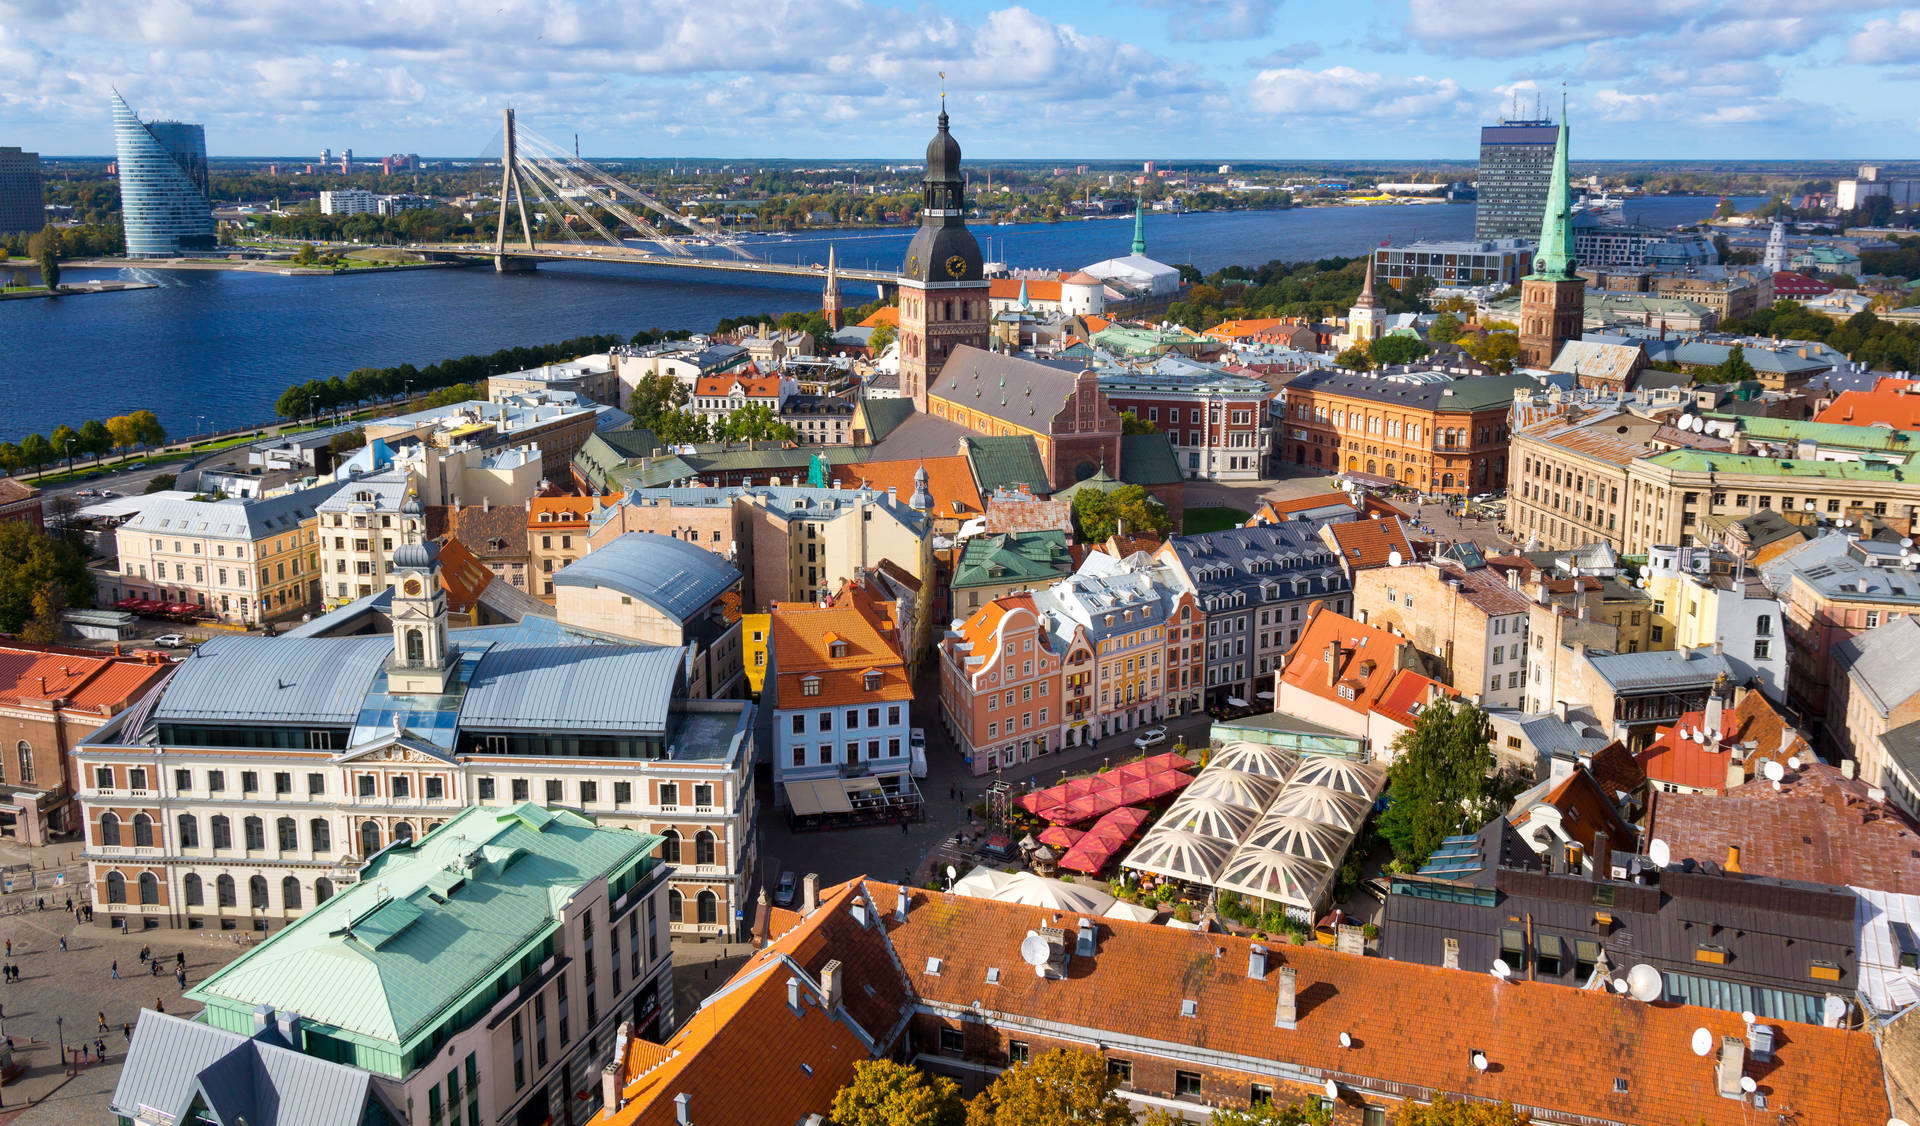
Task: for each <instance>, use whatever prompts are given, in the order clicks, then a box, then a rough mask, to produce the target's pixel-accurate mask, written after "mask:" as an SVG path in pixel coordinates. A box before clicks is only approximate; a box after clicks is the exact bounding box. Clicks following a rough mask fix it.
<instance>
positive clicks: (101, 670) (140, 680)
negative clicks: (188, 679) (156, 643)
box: [0, 642, 173, 715]
mask: <svg viewBox="0 0 1920 1126" xmlns="http://www.w3.org/2000/svg"><path fill="white" fill-rule="evenodd" d="M172 670H173V662H171V661H164V660H155V659H151V658H146V657H118V656H111V655H107V654H102V653H99V652H97V651H89V650H85V649H69V648H66V647H64V646H54V645H28V644H25V643H23V642H12V643H8V644H4V645H0V702H4V703H16V702H20V701H40V700H64V701H66V705H65V706H66V707H68V708H74V709H80V710H83V711H97V712H99V713H101V714H103V715H111V714H112V713H114V712H117V711H119V710H120V709H122V708H124V707H126V706H127V705H129V704H131V703H133V702H134V701H135V700H137V699H139V698H140V697H141V696H143V695H145V694H146V692H147V690H148V689H149V688H151V687H152V686H153V685H155V684H157V683H159V681H160V680H161V679H162V678H163V677H165V676H166V675H167V673H169V672H171V671H172Z"/></svg>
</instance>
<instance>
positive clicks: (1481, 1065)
mask: <svg viewBox="0 0 1920 1126" xmlns="http://www.w3.org/2000/svg"><path fill="white" fill-rule="evenodd" d="M1473 1069H1474V1070H1475V1071H1485V1070H1486V1069H1487V1053H1485V1052H1475V1053H1473Z"/></svg>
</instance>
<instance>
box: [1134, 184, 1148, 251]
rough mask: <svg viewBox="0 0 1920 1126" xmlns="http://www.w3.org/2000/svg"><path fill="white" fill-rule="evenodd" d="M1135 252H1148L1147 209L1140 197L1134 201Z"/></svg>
mask: <svg viewBox="0 0 1920 1126" xmlns="http://www.w3.org/2000/svg"><path fill="white" fill-rule="evenodd" d="M1133 252H1134V253H1135V254H1145V253H1146V252H1147V209H1146V207H1145V205H1144V201H1142V200H1140V199H1139V198H1138V197H1136V198H1135V199H1134V201H1133Z"/></svg>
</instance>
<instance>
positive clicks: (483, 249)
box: [416, 242, 899, 283]
mask: <svg viewBox="0 0 1920 1126" xmlns="http://www.w3.org/2000/svg"><path fill="white" fill-rule="evenodd" d="M416 249H418V250H419V252H420V253H422V254H425V255H430V256H434V257H442V258H492V257H494V249H493V246H492V244H490V243H471V242H461V243H441V244H438V245H434V246H422V247H418V248H416ZM505 257H507V258H521V259H535V260H540V261H551V262H621V263H626V264H629V265H635V266H678V267H680V268H682V269H695V270H731V271H733V272H735V273H742V274H784V275H787V276H789V277H801V278H813V277H817V278H820V279H822V280H824V279H825V278H826V276H827V269H826V267H825V266H812V265H801V264H796V263H791V262H754V261H749V260H747V259H744V258H702V257H698V256H692V255H687V256H682V255H678V254H661V253H659V252H658V251H652V250H641V249H639V248H637V247H615V246H574V245H569V244H554V243H538V244H535V246H534V249H532V250H528V249H527V248H526V247H525V246H509V247H507V249H506V254H505ZM839 274H840V280H842V281H861V282H882V283H890V282H892V281H894V280H895V279H896V278H898V277H899V275H898V274H896V273H893V272H890V271H886V270H850V269H846V268H844V267H843V268H841V269H840V271H839Z"/></svg>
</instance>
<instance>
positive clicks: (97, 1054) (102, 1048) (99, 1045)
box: [93, 1036, 107, 1063]
mask: <svg viewBox="0 0 1920 1126" xmlns="http://www.w3.org/2000/svg"><path fill="white" fill-rule="evenodd" d="M93 1058H94V1059H96V1060H99V1061H100V1062H101V1063H106V1062H107V1042H106V1040H105V1039H103V1038H101V1037H99V1036H96V1037H94V1038H93Z"/></svg>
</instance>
